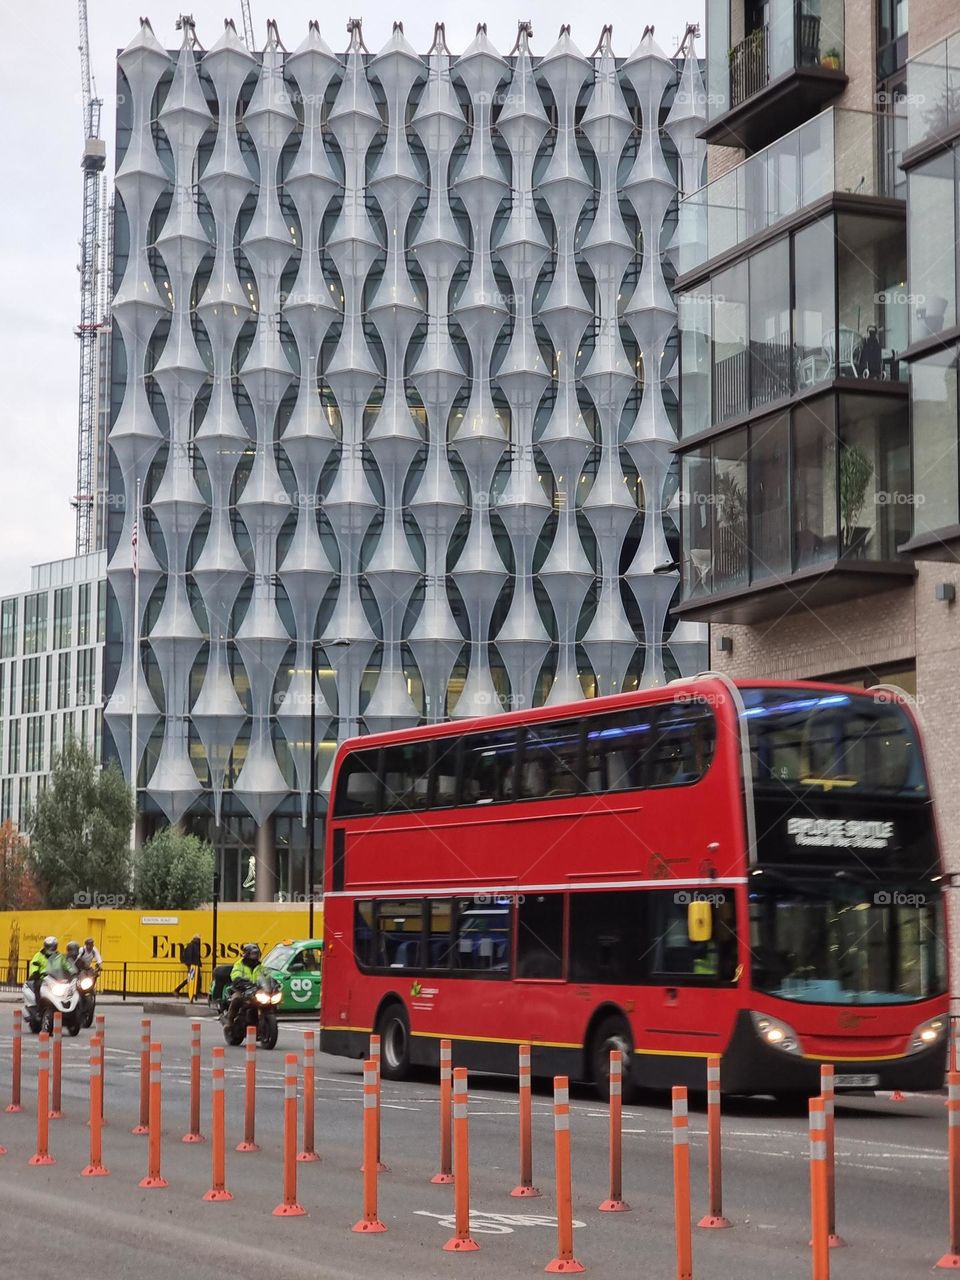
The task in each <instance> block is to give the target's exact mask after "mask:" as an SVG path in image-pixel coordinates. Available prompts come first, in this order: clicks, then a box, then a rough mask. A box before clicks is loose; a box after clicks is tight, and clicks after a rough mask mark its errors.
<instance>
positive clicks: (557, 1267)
mask: <svg viewBox="0 0 960 1280" xmlns="http://www.w3.org/2000/svg"><path fill="white" fill-rule="evenodd" d="M543 1269H544V1271H549V1272H550V1273H551V1274H553V1275H572V1274H574V1273H576V1274H577V1275H579V1274H580V1272H581V1271H586V1267H585V1266H584V1265H583V1263H582V1262H578V1261H577V1260H576V1258H554V1260H553V1261H552V1262H548V1263H547V1265H546V1266H545V1267H544V1268H543Z"/></svg>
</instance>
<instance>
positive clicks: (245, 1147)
mask: <svg viewBox="0 0 960 1280" xmlns="http://www.w3.org/2000/svg"><path fill="white" fill-rule="evenodd" d="M235 1150H236V1151H241V1152H242V1151H259V1150H260V1147H259V1146H258V1145H257V1143H256V1142H238V1143H237V1145H236V1147H235Z"/></svg>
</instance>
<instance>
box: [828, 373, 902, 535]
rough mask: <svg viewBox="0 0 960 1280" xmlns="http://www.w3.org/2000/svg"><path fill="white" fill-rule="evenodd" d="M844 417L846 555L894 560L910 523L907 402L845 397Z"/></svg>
mask: <svg viewBox="0 0 960 1280" xmlns="http://www.w3.org/2000/svg"><path fill="white" fill-rule="evenodd" d="M840 415H841V416H840V454H839V490H840V522H841V546H842V550H843V554H844V555H845V556H847V557H849V558H853V559H864V560H895V559H896V557H897V547H898V546H899V545H900V543H902V542H906V540H907V539H908V538H909V536H910V526H911V517H910V442H909V434H908V430H907V411H906V406H905V405H902V404H900V403H899V402H897V401H893V402H890V401H888V400H887V399H886V398H883V399H880V398H879V397H876V398H874V397H872V396H842V397H841V399H840Z"/></svg>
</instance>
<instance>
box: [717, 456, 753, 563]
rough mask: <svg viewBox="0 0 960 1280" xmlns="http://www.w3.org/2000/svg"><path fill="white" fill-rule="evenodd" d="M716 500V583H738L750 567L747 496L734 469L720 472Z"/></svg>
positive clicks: (725, 469) (718, 473)
mask: <svg viewBox="0 0 960 1280" xmlns="http://www.w3.org/2000/svg"><path fill="white" fill-rule="evenodd" d="M713 500H714V502H715V503H716V506H717V538H716V542H715V544H714V553H713V575H714V581H718V580H719V581H721V582H722V581H723V580H726V581H728V582H738V581H740V579H741V578H742V577H743V574H744V572H745V571H746V566H747V495H746V492H745V491H744V489H743V487H742V486H741V485H740V484H739V482H738V481H737V478H736V476H735V475H734V474H733V472H732V470H728V469H727V468H721V469H719V470H718V471H717V475H716V479H715V481H714V490H713Z"/></svg>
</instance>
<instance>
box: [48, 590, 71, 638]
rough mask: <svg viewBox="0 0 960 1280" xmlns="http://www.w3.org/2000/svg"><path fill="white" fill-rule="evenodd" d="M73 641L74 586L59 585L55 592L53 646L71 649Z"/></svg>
mask: <svg viewBox="0 0 960 1280" xmlns="http://www.w3.org/2000/svg"><path fill="white" fill-rule="evenodd" d="M72 643H73V588H72V587H59V588H58V589H57V590H56V591H55V592H54V593H53V647H54V649H69V648H70V645H71V644H72Z"/></svg>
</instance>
